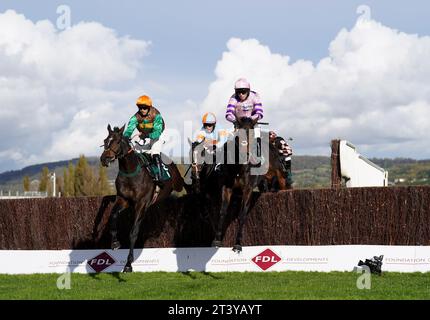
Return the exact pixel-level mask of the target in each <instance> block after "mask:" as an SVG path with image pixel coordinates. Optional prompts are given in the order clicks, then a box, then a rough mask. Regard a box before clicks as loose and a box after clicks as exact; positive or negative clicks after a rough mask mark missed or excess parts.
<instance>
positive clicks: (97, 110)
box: [0, 10, 150, 171]
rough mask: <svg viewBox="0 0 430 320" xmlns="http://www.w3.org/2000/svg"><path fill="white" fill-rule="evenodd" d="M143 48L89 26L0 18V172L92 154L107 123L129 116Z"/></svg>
mask: <svg viewBox="0 0 430 320" xmlns="http://www.w3.org/2000/svg"><path fill="white" fill-rule="evenodd" d="M149 45H150V42H146V41H142V40H134V39H131V38H129V37H120V36H118V35H117V34H116V33H115V31H114V30H112V29H109V28H106V27H104V26H103V25H101V24H99V23H95V22H89V23H83V22H81V23H79V24H77V25H74V26H72V27H71V28H70V29H67V30H64V31H61V32H60V31H58V30H56V29H55V27H54V25H53V24H52V23H51V22H50V21H47V20H44V21H39V22H36V23H33V22H32V21H30V20H28V19H26V18H25V16H23V15H21V14H17V13H16V12H15V11H12V10H8V11H6V12H4V13H0V70H1V73H0V133H1V136H2V137H3V138H2V139H1V142H0V171H3V170H6V169H10V168H11V167H13V168H16V167H20V166H24V165H28V164H32V163H37V162H42V161H55V160H61V159H69V158H72V157H76V156H78V155H79V154H87V155H94V154H99V153H100V149H99V148H98V146H99V145H100V144H101V143H102V140H103V138H104V137H105V135H106V134H107V131H106V125H107V123H112V124H115V125H118V122H120V123H121V124H123V123H125V122H127V121H128V118H129V116H130V115H131V113H132V112H133V111H135V110H134V109H133V108H130V102H131V101H132V102H133V101H134V100H135V99H136V96H137V95H138V94H140V93H141V92H142V87H143V86H142V83H141V82H140V81H139V78H138V74H139V72H140V71H141V67H142V58H143V57H144V56H145V55H146V54H147V53H148V47H149ZM112 88H115V90H114V89H112ZM124 88H126V89H124Z"/></svg>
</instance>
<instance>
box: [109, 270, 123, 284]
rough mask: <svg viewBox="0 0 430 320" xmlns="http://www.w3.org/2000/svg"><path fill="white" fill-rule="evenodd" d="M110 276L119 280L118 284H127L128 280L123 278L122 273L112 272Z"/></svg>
mask: <svg viewBox="0 0 430 320" xmlns="http://www.w3.org/2000/svg"><path fill="white" fill-rule="evenodd" d="M110 275H111V276H112V277H114V278H115V279H117V280H118V282H127V280H125V279H123V278H121V273H120V272H112V273H110Z"/></svg>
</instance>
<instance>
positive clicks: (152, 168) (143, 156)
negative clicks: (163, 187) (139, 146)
mask: <svg viewBox="0 0 430 320" xmlns="http://www.w3.org/2000/svg"><path fill="white" fill-rule="evenodd" d="M136 154H137V156H138V157H139V160H140V163H141V165H142V167H144V168H145V169H146V170H147V171H148V173H149V175H150V176H151V177H152V179H155V176H156V174H157V173H158V166H157V164H156V163H155V162H154V161H153V159H152V156H151V155H150V154H149V153H139V152H136ZM160 177H161V181H167V180H170V179H171V178H172V175H171V173H170V171H169V167H168V166H166V165H165V164H164V163H163V164H162V170H161V175H160Z"/></svg>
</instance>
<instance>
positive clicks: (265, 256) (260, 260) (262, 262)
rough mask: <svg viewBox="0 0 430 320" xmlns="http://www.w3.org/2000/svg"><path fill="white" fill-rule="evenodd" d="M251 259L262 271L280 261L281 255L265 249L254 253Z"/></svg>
mask: <svg viewBox="0 0 430 320" xmlns="http://www.w3.org/2000/svg"><path fill="white" fill-rule="evenodd" d="M252 261H253V262H254V263H255V264H256V265H257V266H259V267H260V268H261V269H262V270H263V271H266V270H267V269H269V268H270V267H271V266H273V265H274V264H276V263H278V262H279V261H281V257H279V256H278V255H277V254H276V253H274V252H273V251H272V250H270V249H266V250H264V251H263V252H262V253H260V254H259V255H256V256H255V257H254V258H252Z"/></svg>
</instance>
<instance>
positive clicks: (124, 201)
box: [100, 125, 184, 272]
mask: <svg viewBox="0 0 430 320" xmlns="http://www.w3.org/2000/svg"><path fill="white" fill-rule="evenodd" d="M124 128H125V126H123V127H122V128H121V129H118V128H117V127H115V128H114V130H112V129H111V126H110V125H108V131H109V135H108V137H107V138H106V139H105V140H104V151H103V154H102V155H101V157H100V161H101V163H102V165H103V166H109V164H110V163H112V162H113V161H115V160H116V159H118V162H119V172H118V175H117V177H116V180H115V186H116V191H117V195H116V202H115V204H114V207H113V208H112V212H111V216H110V229H111V236H112V242H111V247H112V249H113V250H116V249H119V248H120V246H121V245H120V243H119V241H118V237H117V233H118V231H117V229H118V226H117V224H118V215H119V214H120V213H121V212H122V211H123V210H125V209H126V208H128V207H131V208H132V209H134V223H133V227H132V229H131V232H130V251H129V254H128V257H127V263H126V265H125V267H124V272H132V271H133V269H132V266H131V264H132V262H133V261H134V255H133V250H134V246H135V243H136V240H137V237H138V235H139V229H140V225H141V222H142V220H143V217H144V215H145V211H146V210H147V209H148V208H149V207H150V206H151V205H153V204H155V203H157V202H158V201H160V200H162V199H164V198H166V197H168V196H169V195H170V194H171V192H172V191H173V190H175V191H177V192H180V191H181V190H182V188H183V186H184V180H183V179H182V177H181V174H180V173H179V170H178V168H177V167H176V165H175V164H174V163H173V162H172V163H171V164H169V165H168V168H169V172H170V175H171V179H169V180H167V181H165V182H164V185H163V187H162V188H161V189H160V187H158V186H156V184H155V183H154V181H153V178H152V176H151V174H150V173H149V171H148V169H147V168H146V166H145V164H144V163H142V157H140V156H139V155H138V154H137V153H135V152H134V150H133V149H132V148H131V146H130V144H129V141H128V139H127V138H125V137H124V136H123V133H124Z"/></svg>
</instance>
